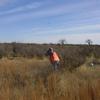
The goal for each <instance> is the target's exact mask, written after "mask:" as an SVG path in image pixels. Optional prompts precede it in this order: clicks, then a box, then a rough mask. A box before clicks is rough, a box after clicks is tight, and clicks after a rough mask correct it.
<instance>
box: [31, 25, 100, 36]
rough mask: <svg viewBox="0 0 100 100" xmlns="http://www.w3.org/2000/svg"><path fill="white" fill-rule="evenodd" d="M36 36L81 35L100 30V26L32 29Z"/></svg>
mask: <svg viewBox="0 0 100 100" xmlns="http://www.w3.org/2000/svg"><path fill="white" fill-rule="evenodd" d="M32 30H33V33H34V34H37V35H41V34H42V35H46V34H57V33H58V34H61V33H62V34H69V33H70V34H73V33H74V34H80V33H92V31H94V30H95V31H96V30H100V24H95V25H81V26H77V27H69V28H68V27H66V26H64V27H60V26H59V27H45V28H34V29H32Z"/></svg>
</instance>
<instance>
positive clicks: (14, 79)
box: [0, 58, 100, 100]
mask: <svg viewBox="0 0 100 100" xmlns="http://www.w3.org/2000/svg"><path fill="white" fill-rule="evenodd" d="M50 66H51V65H50V63H49V61H48V60H47V59H43V60H37V59H27V58H14V59H7V58H2V59H1V60H0V100H100V67H88V66H86V65H85V64H84V65H82V66H81V67H79V68H77V69H76V70H73V71H72V72H69V71H67V70H64V69H62V70H61V71H59V72H53V71H51V69H50Z"/></svg>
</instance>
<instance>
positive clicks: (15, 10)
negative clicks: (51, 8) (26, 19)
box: [0, 2, 42, 16]
mask: <svg viewBox="0 0 100 100" xmlns="http://www.w3.org/2000/svg"><path fill="white" fill-rule="evenodd" d="M41 5H42V3H40V2H34V3H31V4H27V5H24V6H21V7H17V8H13V9H11V10H8V11H5V12H2V13H0V15H2V16H3V15H7V14H13V13H18V12H23V11H28V10H32V9H36V8H39V7H40V6H41Z"/></svg>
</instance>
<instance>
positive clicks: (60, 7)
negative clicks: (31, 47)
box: [0, 0, 100, 44]
mask: <svg viewBox="0 0 100 100" xmlns="http://www.w3.org/2000/svg"><path fill="white" fill-rule="evenodd" d="M60 39H66V41H67V42H68V43H74V44H76V43H78V44H80V43H85V40H87V39H91V40H92V41H93V42H94V43H95V44H100V0H0V42H14V41H16V42H35V43H52V42H53V43H57V42H58V41H59V40H60Z"/></svg>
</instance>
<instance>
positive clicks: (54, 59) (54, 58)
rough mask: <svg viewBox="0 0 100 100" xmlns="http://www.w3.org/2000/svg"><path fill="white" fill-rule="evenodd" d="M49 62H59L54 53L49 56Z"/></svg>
mask: <svg viewBox="0 0 100 100" xmlns="http://www.w3.org/2000/svg"><path fill="white" fill-rule="evenodd" d="M50 61H51V62H52V63H53V62H54V61H60V59H59V57H58V55H57V53H56V52H53V53H52V54H51V55H50Z"/></svg>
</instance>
